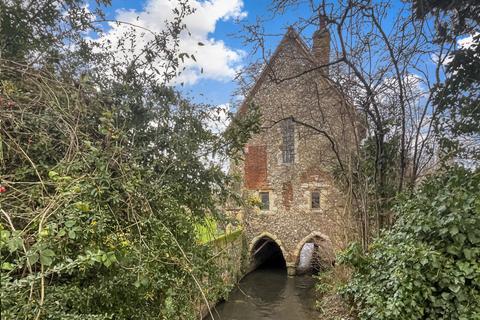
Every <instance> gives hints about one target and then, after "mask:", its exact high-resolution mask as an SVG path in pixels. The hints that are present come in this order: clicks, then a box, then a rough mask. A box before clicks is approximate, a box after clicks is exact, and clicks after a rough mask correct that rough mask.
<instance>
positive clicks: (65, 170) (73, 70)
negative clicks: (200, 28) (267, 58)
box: [0, 0, 254, 319]
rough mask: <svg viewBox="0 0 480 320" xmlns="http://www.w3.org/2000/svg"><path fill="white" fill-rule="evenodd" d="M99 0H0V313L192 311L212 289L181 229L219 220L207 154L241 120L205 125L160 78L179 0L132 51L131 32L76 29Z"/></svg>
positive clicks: (229, 144)
mask: <svg viewBox="0 0 480 320" xmlns="http://www.w3.org/2000/svg"><path fill="white" fill-rule="evenodd" d="M103 4H108V3H107V2H99V3H98V7H97V8H95V10H94V11H93V12H95V13H92V12H91V11H88V10H86V9H85V8H84V7H83V3H82V2H80V1H53V0H45V1H31V2H28V3H27V2H21V1H7V2H2V4H1V6H2V7H1V9H2V10H1V11H0V14H1V16H2V19H1V23H2V30H1V32H0V34H1V37H2V38H1V39H2V42H1V48H2V57H1V60H0V83H1V86H0V90H1V96H0V119H1V120H0V121H1V122H0V124H1V126H0V150H1V152H0V166H1V173H0V184H1V187H2V188H1V189H0V190H1V192H0V214H1V224H0V238H1V244H0V252H1V272H2V274H1V281H2V290H1V293H0V294H1V303H2V318H5V319H16V318H18V317H22V318H31V319H40V318H47V317H51V318H69V319H112V318H115V319H154V318H155V319H157V318H158V317H162V318H165V319H193V318H196V314H195V312H196V311H197V310H196V307H198V305H199V303H200V300H201V301H203V302H205V303H207V304H208V301H209V300H210V299H212V298H214V297H216V296H217V295H218V294H220V293H221V292H222V289H223V288H222V286H221V285H220V284H222V281H221V278H220V272H219V271H218V270H217V267H216V266H215V264H213V263H208V261H210V258H211V257H212V253H211V251H210V250H209V249H208V247H207V246H204V245H200V244H199V243H198V242H197V239H196V235H195V225H196V224H202V223H204V221H205V219H204V218H205V216H207V215H209V216H211V215H213V216H217V217H219V218H221V217H222V216H221V212H219V210H218V206H219V204H220V203H222V201H224V200H225V198H226V197H227V195H228V194H229V190H228V187H229V185H230V182H231V178H230V177H228V176H227V175H226V174H225V173H224V172H223V171H222V168H221V167H220V166H219V164H215V163H212V162H209V161H208V159H209V158H210V157H211V156H212V154H220V155H225V154H226V153H227V152H234V149H235V148H236V146H238V145H240V144H241V143H242V139H243V138H245V139H248V130H241V131H242V132H243V135H237V136H236V137H232V136H229V135H226V136H222V135H218V134H216V133H214V132H212V131H210V130H209V129H208V127H207V125H206V123H207V121H208V120H209V119H211V118H212V112H211V111H212V110H211V108H208V106H199V105H195V104H194V103H192V102H190V101H188V100H186V99H184V98H182V97H181V96H180V95H179V94H178V93H177V92H176V91H175V90H174V89H173V88H172V87H169V86H167V85H166V83H167V82H168V81H169V80H171V79H172V77H174V76H175V74H176V72H177V69H176V68H177V66H178V59H179V58H178V56H179V54H180V53H179V52H177V49H176V48H177V46H176V45H175V44H176V43H177V44H178V35H179V34H180V32H182V30H183V23H182V20H183V18H184V17H185V16H186V15H187V14H189V12H191V9H190V8H189V6H188V2H186V1H180V2H179V3H178V7H177V8H175V12H176V14H175V15H174V19H173V20H172V21H170V22H169V23H168V24H167V29H166V30H164V31H162V32H159V33H155V32H151V33H150V32H149V33H148V34H149V38H148V39H147V41H145V42H142V43H144V44H145V47H138V44H139V43H140V42H139V40H138V38H137V35H136V33H133V32H127V33H126V34H125V35H124V37H125V38H123V40H126V39H128V40H129V41H123V40H120V41H119V43H115V44H112V43H108V42H105V43H102V42H99V41H87V40H86V39H85V38H83V37H81V36H79V35H80V34H81V32H93V31H95V32H101V30H102V29H101V28H97V25H98V23H99V21H98V19H99V17H100V20H101V17H102V14H101V5H103ZM95 19H97V20H95ZM30 22H34V23H30ZM119 23H121V22H119ZM129 27H131V28H136V26H129ZM16 28H19V29H18V30H19V31H21V32H18V33H17V34H16V36H15V37H12V33H11V32H13V31H15V30H17V29H16ZM167 43H168V44H173V45H171V46H170V45H168V46H167ZM128 45H135V46H137V49H139V50H138V51H136V53H135V54H134V55H133V56H132V55H128V54H127V52H129V49H130V48H129V47H128ZM47 48H48V50H47ZM72 48H74V49H75V50H72ZM113 49H115V50H114V51H113ZM119 53H120V54H121V58H119V56H118V54H119ZM160 69H161V70H160ZM247 119H248V116H247V117H246V120H247ZM237 125H238V126H237ZM241 125H242V124H241V121H236V122H235V125H234V126H233V128H232V130H240V127H241ZM250 125H251V126H254V122H251V124H250Z"/></svg>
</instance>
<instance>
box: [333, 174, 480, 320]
mask: <svg viewBox="0 0 480 320" xmlns="http://www.w3.org/2000/svg"><path fill="white" fill-rule="evenodd" d="M394 211H395V213H396V215H397V217H398V220H397V222H396V224H395V226H394V227H393V228H392V230H389V231H386V232H385V233H384V234H383V235H382V236H381V237H379V238H378V239H376V240H375V241H374V242H373V243H372V245H371V247H370V249H369V251H368V253H367V254H366V255H363V254H362V251H361V248H360V247H359V246H357V245H353V246H351V247H350V248H349V249H348V250H347V251H346V252H345V253H344V255H343V257H342V260H343V263H348V264H351V265H352V266H353V267H354V270H355V272H354V273H353V276H352V279H351V282H350V283H349V284H348V285H347V286H346V288H345V290H344V293H346V294H347V295H349V296H350V297H352V299H353V301H354V304H355V305H356V306H357V307H358V309H359V315H360V318H361V319H372V320H375V319H378V320H380V319H382V320H384V319H409V320H411V319H479V318H480V263H479V261H480V172H479V171H476V172H470V171H468V170H466V169H462V168H455V169H451V170H448V171H446V172H444V173H443V174H442V175H439V176H435V177H432V178H430V179H429V180H428V181H426V182H425V183H423V185H422V186H421V188H420V190H418V192H415V193H414V194H412V195H411V196H408V197H406V198H405V199H402V200H401V201H399V204H398V205H397V206H396V207H395V210H394Z"/></svg>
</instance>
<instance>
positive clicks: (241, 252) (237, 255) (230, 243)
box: [199, 229, 248, 319]
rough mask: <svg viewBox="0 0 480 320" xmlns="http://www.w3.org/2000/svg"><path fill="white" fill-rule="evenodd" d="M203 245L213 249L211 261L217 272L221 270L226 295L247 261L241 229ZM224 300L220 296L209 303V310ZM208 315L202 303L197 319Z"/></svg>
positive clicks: (238, 277)
mask: <svg viewBox="0 0 480 320" xmlns="http://www.w3.org/2000/svg"><path fill="white" fill-rule="evenodd" d="M205 245H208V246H211V247H212V249H213V253H214V258H213V259H212V261H213V262H214V263H215V264H216V265H217V266H218V268H219V270H221V278H222V280H223V283H224V286H225V295H226V293H227V292H229V291H230V290H231V288H232V287H233V286H234V285H235V284H236V283H237V282H238V281H240V279H241V278H242V277H243V275H244V270H245V268H244V264H245V263H246V261H248V257H247V256H246V255H247V250H246V245H245V238H244V234H243V229H239V230H235V231H233V232H230V233H227V234H225V235H222V236H219V237H217V238H215V239H213V240H211V241H208V242H206V243H205ZM206 282H208V281H206ZM224 298H225V296H224V295H220V296H218V297H217V298H216V299H214V300H213V301H209V305H210V308H212V307H213V306H215V304H216V303H218V302H219V301H221V300H223V299H224ZM208 313H209V311H208V307H207V305H206V303H205V302H204V301H202V302H201V303H200V307H199V319H203V318H204V317H205V316H206V315H208Z"/></svg>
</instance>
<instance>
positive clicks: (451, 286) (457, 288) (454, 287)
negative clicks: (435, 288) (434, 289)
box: [448, 284, 460, 293]
mask: <svg viewBox="0 0 480 320" xmlns="http://www.w3.org/2000/svg"><path fill="white" fill-rule="evenodd" d="M448 289H450V290H451V291H453V292H454V293H457V292H458V291H460V286H459V285H458V284H452V285H449V286H448Z"/></svg>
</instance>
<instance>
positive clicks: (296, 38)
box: [238, 27, 315, 114]
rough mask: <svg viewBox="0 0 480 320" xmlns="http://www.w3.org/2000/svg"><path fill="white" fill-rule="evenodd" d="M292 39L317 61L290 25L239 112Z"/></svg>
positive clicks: (308, 55) (302, 50)
mask: <svg viewBox="0 0 480 320" xmlns="http://www.w3.org/2000/svg"><path fill="white" fill-rule="evenodd" d="M290 41H293V43H295V44H296V45H297V46H298V48H299V49H300V52H301V53H302V54H304V56H305V58H306V59H308V60H310V61H312V62H314V61H315V57H314V56H313V54H312V52H311V51H310V49H309V47H308V46H307V44H306V43H305V41H304V40H303V39H302V37H301V36H300V35H299V34H298V32H297V31H295V29H294V28H293V27H289V28H288V30H287V32H286V33H285V35H284V36H283V38H282V40H281V41H280V43H279V45H278V46H277V48H276V49H275V51H274V52H273V54H272V56H271V57H270V59H269V60H268V62H267V63H266V64H265V66H264V67H263V69H262V72H261V73H260V76H259V77H258V79H257V80H256V81H255V84H254V86H253V87H252V88H251V89H250V90H249V91H248V93H247V96H246V97H245V99H244V100H243V102H242V104H241V106H240V108H239V109H238V113H240V114H242V113H244V112H245V111H246V108H247V103H248V101H250V100H251V99H252V97H253V96H254V95H255V93H256V92H257V91H258V89H259V88H260V85H261V84H262V83H263V81H264V80H265V77H266V76H267V74H268V71H269V70H270V68H271V66H272V65H273V63H274V62H275V60H277V58H278V56H279V54H280V52H281V51H282V49H283V48H284V47H285V45H286V44H287V43H288V42H290Z"/></svg>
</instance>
